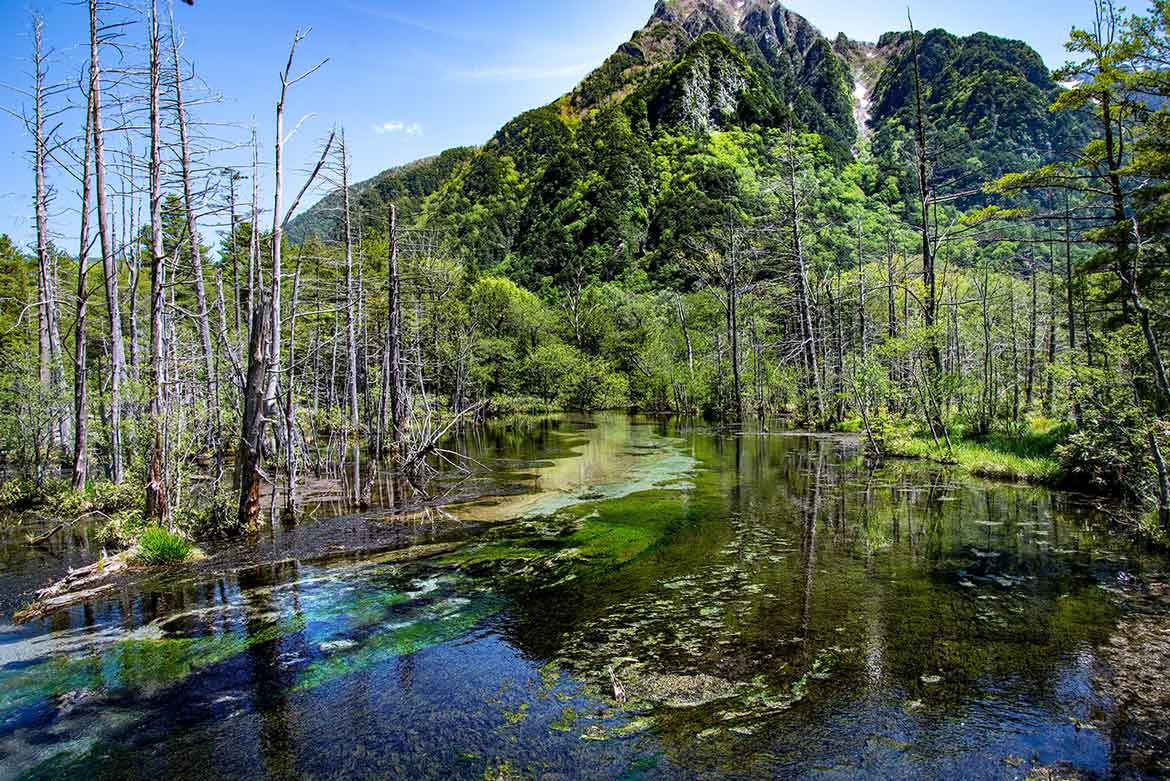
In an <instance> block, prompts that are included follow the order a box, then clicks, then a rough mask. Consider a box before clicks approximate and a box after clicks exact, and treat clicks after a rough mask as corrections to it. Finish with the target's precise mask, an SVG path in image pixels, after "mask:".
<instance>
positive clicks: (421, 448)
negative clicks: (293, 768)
mask: <svg viewBox="0 0 1170 781" xmlns="http://www.w3.org/2000/svg"><path fill="white" fill-rule="evenodd" d="M483 406H484V402H480V403H479V404H474V405H472V406H470V407H468V408H467V409H465V410H463V411H461V412H457V413H455V415H454V416H453V417H452V418H451V420H449V421H448V422H447V424H446V425H445V426H443V427H442V428H440V429H438V430H437V431H434V432H431V433H427V434H425V435H424V437H423V438H422V439H421V440H420V442H419V443H418V444H417V445H415V446H414V447H412V448H411V452H410V455H409V456H408V457H407V459H406V460H405V461H404V462H403V464H402V468H403V469H404V470H405V471H407V472H412V471H415V470H417V469H418V468H419V467H420V466H421V465H422V462H423V461H424V460H425V459H426V457H427V456H429V455H431V454H432V453H437V452H439V443H440V442H442V441H443V437H445V436H447V434H448V433H449V432H450V431H451V429H453V428H455V426H456V425H457V424H458V423H459V422H460V421H461V420H463V419H464V418H465V417H468V416H469V415H474V414H475V413H476V412H478V411H479V410H480V409H481V408H482V407H483Z"/></svg>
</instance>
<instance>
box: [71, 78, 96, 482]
mask: <svg viewBox="0 0 1170 781" xmlns="http://www.w3.org/2000/svg"><path fill="white" fill-rule="evenodd" d="M86 97H87V100H88V105H87V107H86V117H85V153H84V155H83V157H82V162H81V231H80V237H79V240H78V250H77V324H76V326H75V327H74V337H73V488H74V490H78V491H80V490H81V489H83V488H85V485H86V483H87V482H88V480H89V418H88V414H89V413H88V406H89V405H88V401H89V400H88V397H87V394H88V381H89V367H88V364H87V360H86V358H87V352H86V350H87V347H88V344H87V342H86V338H85V324H86V317H87V314H88V312H89V284H88V279H87V276H88V274H89V264H88V260H89V211H90V200H89V193H90V186H89V179H90V162H91V161H90V154H91V151H92V149H93V146H92V138H93V136H92V130H93V111H92V110H91V109H92V105H93V99H92V96H90V95H89V93H88V91H87V93H86Z"/></svg>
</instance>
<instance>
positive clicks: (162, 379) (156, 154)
mask: <svg viewBox="0 0 1170 781" xmlns="http://www.w3.org/2000/svg"><path fill="white" fill-rule="evenodd" d="M147 27H148V31H147V36H148V45H149V52H150V161H149V168H150V383H151V398H150V420H151V427H152V429H153V431H152V434H153V438H154V441H153V445H152V447H151V456H150V466H149V468H148V472H147V477H146V508H145V512H146V517H147V518H148V519H151V520H157V521H166V520H168V519H169V517H170V510H169V506H168V503H167V486H166V480H165V477H164V470H165V468H166V454H165V453H164V452H163V450H164V434H163V426H164V425H165V423H164V419H163V416H164V414H165V411H166V401H167V376H166V367H165V365H164V357H165V356H164V353H163V342H164V330H165V328H166V324H165V322H164V320H165V316H166V313H165V307H166V278H165V275H166V268H165V261H166V258H165V253H164V249H163V226H162V201H163V195H162V176H163V170H162V137H161V133H162V117H161V107H160V91H161V80H162V62H161V59H162V55H161V30H160V28H159V23H158V7H157V4H156V3H155V2H151V4H150V6H149V9H148V15H147Z"/></svg>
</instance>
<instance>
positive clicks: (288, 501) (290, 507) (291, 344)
mask: <svg viewBox="0 0 1170 781" xmlns="http://www.w3.org/2000/svg"><path fill="white" fill-rule="evenodd" d="M301 260H302V256H301V255H298V256H297V265H296V269H295V270H294V272H293V291H292V306H291V308H290V310H289V324H288V387H287V388H286V389H285V398H284V428H285V432H286V435H285V438H284V464H285V471H286V472H287V473H288V482H287V484H286V486H285V515H286V517H288V518H289V519H292V518H295V517H296V514H297V449H296V420H297V407H296V396H295V395H294V388H293V385H294V382H293V381H294V374H293V373H294V372H295V370H296V358H297V303H298V300H299V298H300V294H301Z"/></svg>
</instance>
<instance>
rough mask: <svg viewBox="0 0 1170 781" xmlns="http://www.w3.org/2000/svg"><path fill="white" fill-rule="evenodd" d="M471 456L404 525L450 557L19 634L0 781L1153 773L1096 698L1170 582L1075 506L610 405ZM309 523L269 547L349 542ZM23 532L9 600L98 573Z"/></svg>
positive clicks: (185, 585) (217, 590) (208, 586)
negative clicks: (1134, 621)
mask: <svg viewBox="0 0 1170 781" xmlns="http://www.w3.org/2000/svg"><path fill="white" fill-rule="evenodd" d="M453 446H454V447H458V448H459V449H460V450H461V452H464V453H466V454H467V455H468V456H470V457H471V458H472V459H474V462H475V463H476V464H478V465H482V466H480V467H477V471H476V473H475V474H474V475H473V476H472V477H471V478H470V479H468V478H456V477H452V476H446V477H444V478H442V479H441V480H439V481H438V484H437V485H436V486H435V487H432V488H428V490H429V491H431V492H432V493H433V495H434V500H435V503H436V504H438V503H443V502H446V503H445V505H444V506H443V515H442V516H441V517H433V518H430V519H429V520H428V521H427V522H426V523H425V524H415V525H413V526H408V527H407V528H404V529H400V530H399V531H398V532H396V533H400V534H401V542H402V544H403V545H426V544H433V543H435V542H436V541H442V542H446V543H451V542H459V543H461V546H459V547H455V546H449V547H446V548H444V549H443V552H442V553H441V554H440V555H437V556H434V557H432V558H429V559H426V560H423V561H415V562H409V563H404V562H403V561H402V558H401V557H400V556H395V555H394V553H393V552H390V553H385V552H382V553H370V554H363V555H347V556H342V557H338V558H337V559H336V560H332V561H328V562H320V561H319V562H317V563H297V560H296V559H295V557H294V558H293V559H292V560H289V561H285V562H282V563H281V564H276V565H263V566H251V567H248V568H245V569H242V570H240V571H238V572H236V573H234V574H233V575H231V576H227V577H224V576H218V577H214V578H200V577H192V576H189V575H188V576H166V577H160V578H159V579H158V580H157V582H154V583H151V584H149V585H148V586H147V587H143V588H141V589H139V590H137V591H135V592H133V593H127V592H118V594H117V596H115V597H112V598H110V599H108V600H104V601H99V602H97V603H95V604H92V605H87V606H84V607H78V608H74V609H71V610H67V611H62V612H60V613H58V614H56V615H54V616H51V617H50V618H48V619H45V620H44V621H41V622H37V623H34V624H32V625H29V626H26V627H22V628H17V627H14V626H11V625H0V778H17V777H25V778H82V777H84V778H87V779H93V778H149V779H158V778H255V777H264V778H305V777H311V778H435V779H448V778H469V779H484V778H488V779H513V778H552V779H556V778H566V779H567V778H628V779H636V778H647V779H655V778H771V777H798V778H858V777H875V778H940V777H952V778H993V779H999V778H1002V779H1013V778H1026V777H1029V775H1032V776H1034V777H1039V775H1038V774H1041V773H1043V772H1048V771H1053V772H1055V773H1056V775H1055V776H1052V777H1074V778H1112V777H1132V778H1142V777H1157V775H1158V774H1157V772H1156V769H1155V768H1154V767H1152V766H1147V765H1144V764H1143V762H1142V760H1139V759H1135V757H1138V756H1144V755H1143V754H1142V753H1141V752H1140V751H1138V752H1135V751H1134V750H1133V749H1134V746H1135V744H1136V743H1140V741H1141V740H1143V738H1142V735H1141V734H1139V733H1138V732H1137V731H1135V730H1133V729H1132V728H1131V727H1130V723H1129V721H1128V720H1127V714H1126V712H1125V708H1124V706H1123V704H1121V703H1118V702H1116V701H1115V700H1114V699H1113V698H1112V697H1111V696H1110V694H1109V693H1108V692H1109V689H1108V688H1107V687H1104V686H1102V684H1101V681H1102V680H1104V679H1106V678H1107V677H1108V675H1109V673H1110V669H1109V653H1108V652H1109V650H1110V649H1111V648H1113V647H1114V641H1115V639H1116V637H1115V636H1116V634H1117V633H1118V632H1119V631H1120V630H1119V627H1121V626H1122V625H1123V624H1122V622H1123V620H1124V617H1125V616H1126V615H1127V614H1128V613H1129V612H1130V611H1132V610H1133V602H1134V599H1135V595H1140V593H1141V592H1142V590H1143V588H1144V585H1145V584H1146V583H1148V582H1151V581H1153V580H1157V579H1160V578H1162V577H1163V576H1164V574H1165V572H1166V570H1167V561H1166V559H1164V558H1162V557H1161V556H1160V555H1157V554H1154V553H1151V552H1149V551H1147V550H1145V549H1143V548H1142V547H1141V546H1140V545H1138V544H1136V543H1132V542H1129V541H1127V540H1126V539H1125V538H1124V537H1121V536H1119V535H1118V534H1117V533H1116V532H1115V531H1111V530H1110V528H1109V527H1108V526H1107V525H1106V523H1105V520H1106V519H1105V518H1103V517H1102V513H1101V511H1100V510H1098V509H1095V508H1093V507H1092V506H1091V505H1089V504H1087V503H1085V502H1083V501H1081V500H1079V499H1077V498H1076V497H1074V496H1071V495H1067V494H1059V493H1054V492H1050V491H1047V490H1043V489H1036V488H1029V487H1019V486H1010V485H996V484H992V483H987V482H983V481H978V480H973V479H971V478H968V477H963V476H960V475H958V474H956V473H954V472H952V471H949V470H947V469H945V468H942V467H937V466H933V465H927V464H920V463H912V462H889V463H887V464H884V465H881V466H873V465H867V464H866V463H865V461H864V459H863V458H862V457H861V454H860V450H859V447H858V445H857V443H856V442H854V441H850V440H847V439H841V438H834V437H820V436H803V435H796V434H791V435H755V434H747V435H740V436H730V435H721V434H717V433H715V432H712V431H710V430H707V429H705V428H694V427H689V426H686V425H683V424H680V423H678V422H673V421H652V420H645V419H637V418H627V417H624V416H599V417H595V418H571V417H570V418H558V419H551V420H540V421H527V422H524V423H520V422H517V421H512V422H509V423H501V424H497V425H495V426H493V427H492V428H489V429H487V430H485V431H482V432H479V433H477V434H476V435H474V436H469V437H467V438H464V439H462V440H460V441H458V442H456V443H454V445H453ZM396 490H397V489H395V488H394V487H393V486H392V485H391V484H386V485H384V486H382V487H381V488H378V489H376V490H375V491H374V492H373V497H374V499H375V503H383V504H386V503H390V502H391V501H392V499H393V497H392V496H390V495H391V494H394V492H395V491H396ZM485 497H489V498H485ZM318 509H319V511H318V512H317V513H316V515H317V520H315V521H312V522H311V523H309V524H306V525H305V526H304V527H303V528H298V529H295V530H284V531H282V532H280V534H287V535H292V538H291V540H283V538H282V540H283V541H282V542H281V544H282V545H283V544H287V546H288V549H289V550H292V551H294V552H295V551H296V550H297V545H296V543H295V539H296V536H297V535H329V534H336V533H337V531H336V530H337V529H338V528H340V529H343V530H345V529H350V528H356V527H352V526H347V525H346V524H352V523H353V520H352V519H346V518H342V519H340V520H335V519H331V518H330V517H329V516H330V515H331V511H330V509H329V508H328V507H325V506H322V507H321V508H318ZM371 513H372V514H373V515H375V516H376V515H377V514H378V512H377V508H375V510H373V511H371ZM448 516H449V517H448ZM387 522H389V521H387ZM404 523H405V522H404ZM20 539H22V538H17V537H16V536H15V535H14V537H13V539H12V540H10V541H8V542H7V543H0V552H2V558H0V589H2V590H4V591H5V592H15V591H16V590H19V589H21V588H24V587H25V584H26V583H28V582H32V581H34V580H36V578H37V577H38V576H39V577H40V578H41V580H43V579H45V577H47V576H51V575H52V574H54V573H56V572H58V571H60V570H62V569H63V568H65V567H67V566H68V565H69V561H71V557H73V558H75V559H76V558H84V551H85V550H86V549H85V546H84V542H85V540H84V539H81V540H76V541H73V542H68V543H62V545H65V546H66V547H65V548H62V549H60V550H39V551H36V550H30V549H29V548H28V546H26V545H21V544H20V542H19V541H20ZM74 543H76V546H78V547H77V550H79V551H81V553H77V552H75V551H74V549H73V548H70V547H69V546H70V545H74ZM0 599H3V600H5V601H4V602H2V603H0V606H2V608H3V610H2V612H0V615H2V616H4V617H5V618H0V621H7V620H8V619H7V618H6V617H7V616H9V615H11V609H10V606H9V602H12V601H14V600H13V599H12V598H11V597H10V595H9V594H8V593H5V594H4V595H3V596H2V597H0Z"/></svg>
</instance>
